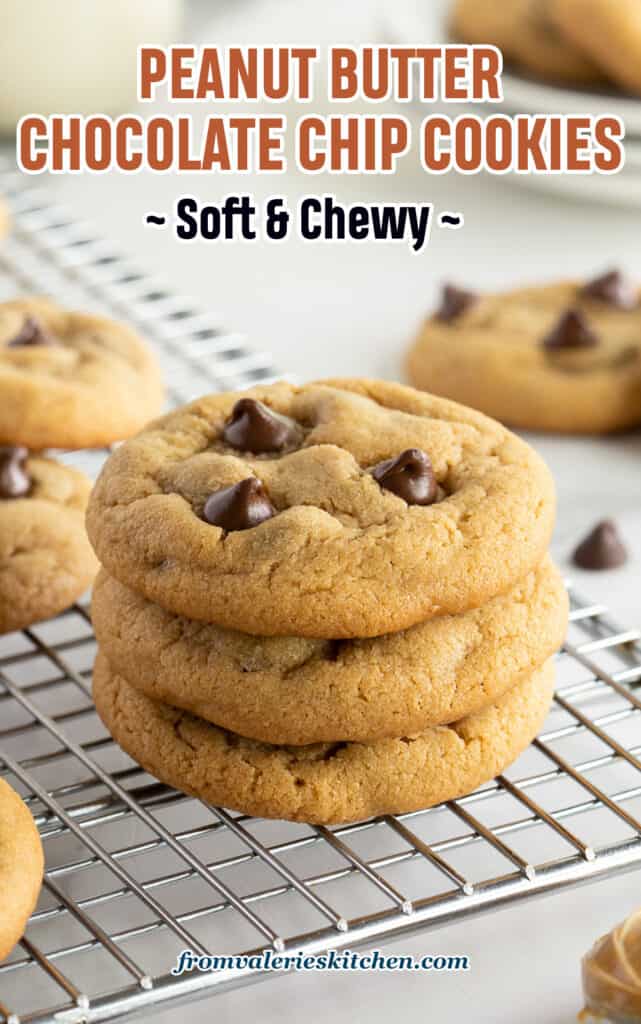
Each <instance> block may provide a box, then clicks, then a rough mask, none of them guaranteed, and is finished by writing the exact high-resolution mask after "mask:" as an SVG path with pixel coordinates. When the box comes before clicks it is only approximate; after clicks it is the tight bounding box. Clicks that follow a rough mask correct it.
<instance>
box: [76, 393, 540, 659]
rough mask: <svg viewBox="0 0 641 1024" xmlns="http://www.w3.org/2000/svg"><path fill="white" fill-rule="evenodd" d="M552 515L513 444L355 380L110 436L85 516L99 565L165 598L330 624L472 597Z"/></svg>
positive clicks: (196, 408) (213, 406) (403, 618)
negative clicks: (119, 441) (115, 440)
mask: <svg viewBox="0 0 641 1024" xmlns="http://www.w3.org/2000/svg"><path fill="white" fill-rule="evenodd" d="M247 403H249V404H247ZM270 444H271V445H272V446H273V448H272V450H269V445H270ZM248 448H251V449H252V450H248ZM243 449H244V450H243ZM553 519H554V485H553V483H552V480H551V477H550V474H549V472H548V470H547V468H546V467H545V465H544V464H543V463H542V461H541V460H540V458H539V457H538V456H537V455H536V454H535V453H534V451H532V449H531V448H529V447H528V445H526V444H525V442H523V441H521V440H520V439H518V438H517V437H515V436H514V435H513V434H510V433H509V432H508V431H506V430H505V429H504V428H503V427H501V426H500V425H499V424H498V423H495V422H493V421H492V420H488V419H486V418H485V417H483V416H480V415H479V414H478V413H475V412H473V411H472V410H469V409H464V408H462V407H461V406H458V405H454V404H452V403H450V402H446V401H443V399H439V398H434V397H433V396H430V395H422V394H420V393H419V392H417V391H413V390H412V389H410V388H404V387H402V386H401V385H398V384H389V383H385V382H380V381H379V382H376V381H358V380H347V381H338V382H335V383H334V385H328V384H315V385H307V386H304V387H295V386H293V385H291V384H285V383H281V384H276V385H270V386H266V387H259V388H254V389H252V391H250V392H245V395H244V397H240V396H239V395H238V394H223V395H212V396H209V397H206V398H202V399H199V400H198V401H196V402H193V403H192V404H191V405H189V406H186V407H185V408H183V409H179V410H177V411H176V412H173V413H171V414H170V415H169V416H166V417H164V418H163V419H162V420H159V421H158V422H157V423H155V424H152V425H151V426H150V428H149V429H147V430H146V431H144V432H143V433H141V434H140V435H139V436H138V437H136V438H134V439H133V440H131V441H129V442H127V443H126V444H125V445H123V446H122V447H120V448H119V449H118V450H117V451H116V452H114V454H113V455H112V456H111V457H110V458H109V459H108V461H107V463H106V465H105V467H104V468H103V471H102V473H101V475H100V478H99V480H98V483H97V485H96V487H95V488H94V491H93V494H92V498H91V501H90V504H89V510H88V514H87V524H88V529H89V536H90V538H91V541H92V543H93V545H94V548H95V550H96V553H97V555H98V558H99V559H100V561H101V562H102V564H103V565H104V566H105V568H106V569H107V570H108V572H109V573H110V574H111V575H112V576H115V577H116V579H119V580H120V581H121V582H122V583H125V584H126V585H127V586H130V587H131V588H133V589H134V590H137V591H138V592H140V593H141V594H144V595H145V596H146V597H147V598H148V599H149V600H151V601H154V602H156V603H158V604H160V605H162V606H163V607H165V608H167V609H168V610H169V611H173V612H176V613H177V614H179V615H186V616H187V617H189V618H193V619H198V620H202V621H206V622H215V623H216V624H218V625H222V626H225V627H227V628H231V629H237V630H240V631H242V632H246V633H255V634H259V635H264V636H270V635H283V636H316V637H325V638H330V639H337V638H342V637H354V636H358V637H367V636H375V635H378V634H382V633H387V632H392V631H396V630H400V629H405V628H407V627H409V626H412V625H414V624H415V623H417V622H420V621H423V620H424V619H427V618H429V617H431V616H433V615H437V614H446V613H458V612H462V611H465V610H467V609H468V608H474V607H478V606H479V605H481V604H483V603H485V602H486V601H488V600H489V599H490V598H492V597H494V596H495V595H497V594H501V593H504V592H505V591H506V590H508V589H509V588H510V587H511V586H513V585H514V584H515V583H516V582H517V581H518V580H520V579H522V578H523V577H524V576H525V575H526V574H527V573H528V572H530V571H531V570H532V569H534V568H535V567H536V566H537V565H539V564H540V562H541V560H542V558H543V555H544V553H545V551H546V549H547V545H548V541H549V538H550V532H551V529H552V524H553Z"/></svg>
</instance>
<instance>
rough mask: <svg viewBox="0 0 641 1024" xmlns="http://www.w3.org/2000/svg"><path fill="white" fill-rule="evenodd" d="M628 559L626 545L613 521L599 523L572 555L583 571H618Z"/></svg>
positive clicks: (606, 520) (607, 520)
mask: <svg viewBox="0 0 641 1024" xmlns="http://www.w3.org/2000/svg"><path fill="white" fill-rule="evenodd" d="M627 559H628V552H627V551H626V548H625V544H624V543H623V541H622V540H621V537H620V536H619V531H618V529H617V526H616V523H613V522H612V520H611V519H604V520H603V522H601V523H597V525H596V526H595V527H594V529H593V530H591V531H590V533H589V534H588V535H587V537H586V538H585V540H583V541H582V542H581V543H580V544H579V546H578V548H577V549H576V551H575V552H574V554H573V555H572V561H573V562H574V564H575V565H578V566H579V567H580V568H581V569H617V568H618V567H619V566H620V565H624V563H625V562H627Z"/></svg>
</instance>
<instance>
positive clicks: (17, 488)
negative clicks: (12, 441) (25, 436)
mask: <svg viewBox="0 0 641 1024" xmlns="http://www.w3.org/2000/svg"><path fill="white" fill-rule="evenodd" d="M28 455H29V452H28V451H27V449H26V448H23V447H22V445H19V446H15V447H14V446H8V445H0V498H24V497H25V495H27V494H28V493H29V491H30V490H31V477H30V476H29V473H28V471H27V466H26V462H27V457H28Z"/></svg>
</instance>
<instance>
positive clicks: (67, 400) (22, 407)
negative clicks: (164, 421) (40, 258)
mask: <svg viewBox="0 0 641 1024" xmlns="http://www.w3.org/2000/svg"><path fill="white" fill-rule="evenodd" d="M33 322H35V323H36V324H37V325H38V327H39V328H41V330H42V332H43V334H44V335H45V336H46V337H47V338H49V339H51V343H50V344H34V343H30V344H16V343H15V339H16V338H17V337H19V336H20V333H21V332H24V329H25V327H28V326H29V325H30V324H32V323H33ZM162 404H163V387H162V382H161V378H160V370H159V368H158V365H157V362H156V360H155V358H154V356H153V354H152V353H151V351H150V350H149V349H148V348H147V346H146V345H145V344H144V342H143V341H142V339H140V338H139V337H138V335H137V334H136V333H135V332H134V331H133V330H131V328H129V327H127V326H126V325H125V324H123V323H119V322H117V321H115V320H111V319H109V318H107V317H102V316H95V315H93V314H90V313H82V312H76V311H71V310H67V309H64V308H62V307H60V306H58V305H56V304H55V303H54V302H51V301H49V300H48V299H44V298H21V299H14V300H12V301H10V302H4V303H0V443H2V444H24V445H26V446H27V448H31V449H32V450H42V449H45V448H99V447H103V446H106V445H108V444H112V443H113V442H116V441H121V440H122V439H123V438H125V437H130V436H131V435H132V434H134V433H136V431H138V430H140V429H141V428H142V427H143V426H144V425H145V424H146V423H147V422H148V421H149V420H150V419H152V418H153V417H154V416H157V415H158V413H159V412H160V411H161V409H162Z"/></svg>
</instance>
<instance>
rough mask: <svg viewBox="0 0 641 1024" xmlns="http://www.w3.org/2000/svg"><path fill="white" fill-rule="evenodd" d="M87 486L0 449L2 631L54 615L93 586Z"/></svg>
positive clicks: (73, 474)
mask: <svg viewBox="0 0 641 1024" xmlns="http://www.w3.org/2000/svg"><path fill="white" fill-rule="evenodd" d="M90 490H91V482H90V481H89V480H88V479H87V477H85V476H84V475H83V474H82V473H79V472H78V471H77V470H75V469H71V468H69V467H68V466H62V465H60V464H59V463H57V462H54V461H52V460H51V459H45V458H40V457H37V456H35V455H31V456H29V455H28V453H27V451H26V450H25V449H24V448H20V447H0V633H9V632H11V631H13V630H15V629H23V628H24V627H26V626H29V625H31V624H32V623H34V622H39V621H40V620H42V619H48V618H50V617H51V616H53V615H57V614H58V613H59V612H61V611H63V610H64V609H65V608H68V607H69V605H70V604H73V602H74V601H75V600H76V599H77V598H78V597H80V596H81V595H82V594H83V593H84V591H85V590H86V589H87V587H88V586H90V584H91V583H92V581H93V578H94V576H95V574H96V570H97V568H98V566H97V563H96V559H95V557H94V554H93V551H92V550H91V547H90V544H89V541H88V539H87V535H86V532H85V529H84V519H83V517H84V511H85V508H86V504H87V498H88V497H89V492H90Z"/></svg>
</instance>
